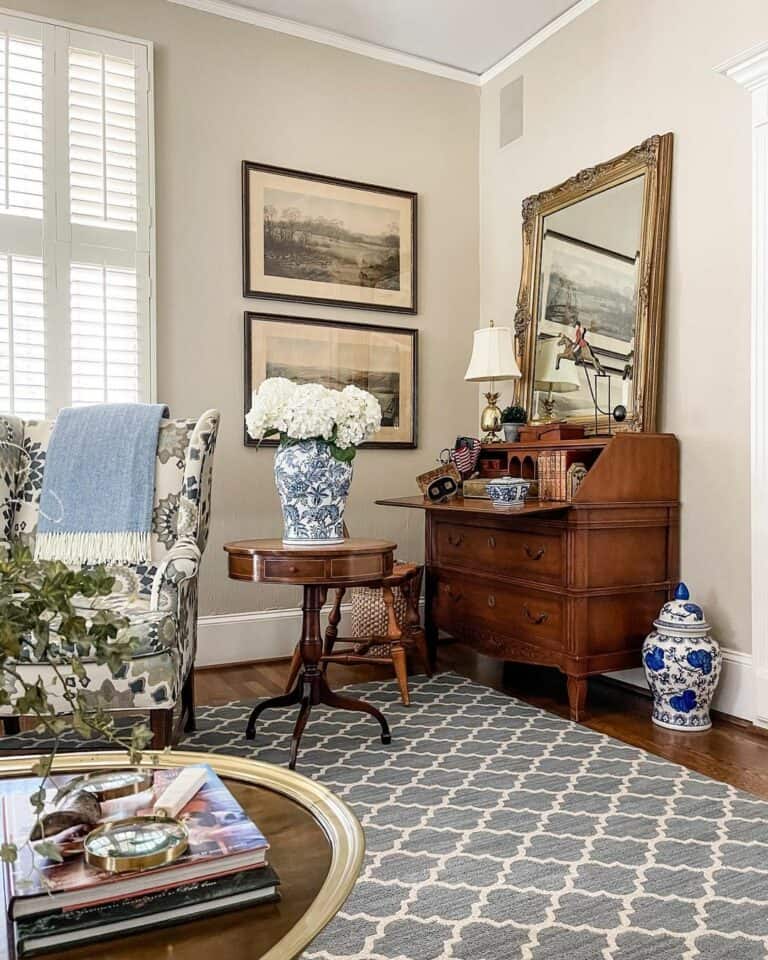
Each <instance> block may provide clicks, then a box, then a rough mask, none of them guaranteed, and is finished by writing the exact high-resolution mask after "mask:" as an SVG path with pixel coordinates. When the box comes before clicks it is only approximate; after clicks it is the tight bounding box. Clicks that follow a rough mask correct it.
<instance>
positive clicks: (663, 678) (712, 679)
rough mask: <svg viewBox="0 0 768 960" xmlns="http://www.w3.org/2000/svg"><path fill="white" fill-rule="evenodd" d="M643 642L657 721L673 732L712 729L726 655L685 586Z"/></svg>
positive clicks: (663, 611)
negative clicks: (712, 713)
mask: <svg viewBox="0 0 768 960" xmlns="http://www.w3.org/2000/svg"><path fill="white" fill-rule="evenodd" d="M653 625H654V628H655V629H654V630H653V631H652V632H651V633H649V634H648V636H647V637H646V638H645V642H644V643H643V666H644V667H645V675H646V677H647V678H648V685H649V686H650V688H651V692H652V693H653V717H652V719H653V722H654V723H656V724H658V725H659V726H660V727H669V728H670V729H672V730H684V731H687V732H690V731H695V730H709V728H710V727H711V726H712V721H711V720H710V718H709V706H710V704H711V703H712V697H713V696H714V695H715V690H716V689H717V683H718V680H719V679H720V670H721V668H722V665H723V655H722V653H721V652H720V645H719V644H718V642H717V641H716V640H715V639H713V637H712V635H711V634H710V632H709V624H708V623H707V621H706V620H705V619H704V611H703V610H702V609H701V607H700V606H699V605H698V603H694V602H693V601H692V600H691V599H690V594H689V593H688V588H687V587H686V585H685V584H684V583H680V584H678V587H677V590H675V597H674V600H670V601H669V602H668V603H665V604H664V606H663V607H662V608H661V612H660V613H659V617H658V619H657V620H654V622H653Z"/></svg>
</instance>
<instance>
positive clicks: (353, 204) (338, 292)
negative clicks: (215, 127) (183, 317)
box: [242, 160, 418, 314]
mask: <svg viewBox="0 0 768 960" xmlns="http://www.w3.org/2000/svg"><path fill="white" fill-rule="evenodd" d="M417 197H418V195H417V194H416V193H414V192H412V191H409V190H397V189H394V188H392V187H382V186H376V185H374V184H369V183H361V182H359V181H356V180H343V179H341V178H339V177H329V176H324V175H322V174H318V173H306V172H302V171H299V170H291V169H289V168H287V167H275V166H271V165H269V164H265V163H254V162H252V161H250V160H244V161H243V164H242V201H243V296H244V297H254V298H258V299H266V300H285V301H294V302H297V303H318V304H330V305H333V306H338V307H353V308H356V309H360V310H382V311H388V312H391V313H408V314H415V313H417V273H418V271H417V260H418V244H417ZM358 278H359V279H360V281H361V282H360V283H356V282H355V280H357V279H358Z"/></svg>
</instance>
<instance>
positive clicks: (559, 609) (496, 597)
mask: <svg viewBox="0 0 768 960" xmlns="http://www.w3.org/2000/svg"><path fill="white" fill-rule="evenodd" d="M433 604H434V607H433V609H434V612H435V614H436V620H437V624H438V626H439V627H441V628H442V629H443V630H445V631H447V632H448V633H450V632H451V628H452V626H455V627H456V628H457V631H458V632H460V630H459V628H460V626H461V624H462V623H475V624H479V625H482V626H486V627H490V628H492V629H494V630H495V631H497V632H498V633H500V634H503V635H505V636H509V637H517V638H519V639H521V640H526V641H528V642H530V643H536V644H539V645H540V646H542V647H547V648H549V649H560V648H561V647H562V645H563V644H562V630H563V601H562V600H561V598H560V597H558V596H556V595H552V594H548V593H542V592H539V591H538V590H530V589H524V588H518V587H510V586H507V585H506V584H501V583H498V582H496V583H494V582H493V581H491V580H480V579H475V578H473V577H467V576H461V575H459V574H455V575H454V574H448V573H444V572H443V571H441V572H440V573H439V574H438V576H437V585H436V592H435V596H434V600H433Z"/></svg>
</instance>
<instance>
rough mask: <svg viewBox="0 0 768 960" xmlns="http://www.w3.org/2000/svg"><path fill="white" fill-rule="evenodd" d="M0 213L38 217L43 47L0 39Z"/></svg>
mask: <svg viewBox="0 0 768 960" xmlns="http://www.w3.org/2000/svg"><path fill="white" fill-rule="evenodd" d="M0 211H2V212H5V213H13V214H20V215H22V216H28V217H42V215H43V45H42V43H39V42H37V41H35V40H26V39H24V38H18V37H14V36H12V35H10V34H8V33H4V34H3V35H2V38H1V39H0Z"/></svg>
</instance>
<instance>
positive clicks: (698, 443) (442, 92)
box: [9, 0, 768, 653]
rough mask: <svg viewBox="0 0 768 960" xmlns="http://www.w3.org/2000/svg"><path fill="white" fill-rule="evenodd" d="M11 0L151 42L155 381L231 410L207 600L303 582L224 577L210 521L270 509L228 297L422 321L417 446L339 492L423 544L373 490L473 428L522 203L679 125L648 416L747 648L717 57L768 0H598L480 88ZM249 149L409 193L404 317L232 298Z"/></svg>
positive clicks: (244, 39) (731, 211)
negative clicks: (412, 299) (675, 442)
mask: <svg viewBox="0 0 768 960" xmlns="http://www.w3.org/2000/svg"><path fill="white" fill-rule="evenodd" d="M9 2H13V0H9ZM13 5H14V6H15V7H17V8H19V9H24V10H28V11H30V12H34V13H38V14H43V15H46V16H51V17H56V18H60V19H63V20H69V21H72V22H76V23H83V24H87V25H90V26H94V27H102V28H104V29H107V30H112V31H116V32H120V33H126V34H131V35H134V36H140V37H146V38H148V39H150V40H153V41H154V43H155V44H156V48H155V51H156V52H155V67H156V118H157V198H158V277H159V280H158V331H159V332H158V350H159V381H160V397H161V399H163V400H166V401H167V402H168V403H170V405H171V407H172V409H173V410H174V411H176V412H178V413H193V412H196V411H199V410H202V409H203V408H204V407H206V406H210V405H215V406H217V407H219V408H220V409H221V411H222V414H223V426H222V437H221V443H220V446H219V448H218V451H217V462H216V479H215V485H214V523H213V532H212V537H211V542H210V546H209V550H208V554H207V557H206V560H205V564H204V572H203V581H202V597H201V612H202V613H204V614H205V613H219V612H238V611H245V610H251V609H259V608H262V609H264V608H270V607H285V606H289V605H291V604H292V603H293V602H295V596H293V595H291V594H289V593H288V592H287V591H285V590H282V589H279V588H276V589H273V590H267V589H263V588H256V587H253V588H252V587H249V586H243V585H236V584H233V583H230V582H228V581H227V579H226V576H225V565H224V558H223V555H222V553H221V545H222V543H223V542H224V541H226V540H228V539H232V538H235V537H241V536H266V535H274V534H277V533H278V532H279V529H280V524H279V519H278V504H277V498H276V494H275V491H274V484H273V481H272V476H271V469H272V463H271V459H272V458H271V453H269V452H267V451H258V452H257V451H254V450H246V449H244V448H243V446H242V440H241V432H242V420H241V416H242V411H241V404H242V382H241V376H242V373H241V367H242V311H243V309H244V308H248V309H253V310H259V309H263V310H265V311H273V312H279V313H283V314H291V313H294V314H297V315H302V316H317V317H327V318H335V319H350V320H359V321H362V322H366V321H367V322H376V323H390V324H392V325H398V324H399V325H405V326H408V325H412V326H417V327H418V328H419V329H420V352H421V364H420V389H419V404H420V417H419V420H420V448H419V450H416V451H382V452H369V451H363V452H362V453H361V454H360V455H359V456H358V459H357V461H356V468H355V469H356V475H355V480H354V484H353V489H352V495H351V502H350V508H349V520H350V525H351V527H352V529H353V531H354V532H357V533H365V534H367V535H374V536H391V537H393V538H394V539H396V540H398V541H399V543H400V544H401V547H402V554H407V555H409V556H411V557H418V556H419V555H420V552H421V546H422V518H421V515H420V514H419V513H417V512H415V511H414V512H410V511H400V512H398V511H395V510H393V509H388V508H381V507H373V506H372V501H373V499H374V498H377V497H382V496H394V495H400V494H404V493H409V492H411V491H412V490H413V489H414V483H413V477H414V476H415V475H416V474H417V473H418V472H420V471H422V470H424V469H427V468H429V467H430V466H432V464H433V460H434V456H435V454H436V452H437V451H438V450H439V449H440V447H442V446H444V445H445V444H446V443H447V442H448V441H449V440H450V439H451V437H453V436H455V435H456V434H458V433H462V432H474V431H476V429H477V421H476V410H477V407H476V403H475V398H476V391H475V388H473V387H472V386H470V385H466V384H464V383H463V381H462V376H463V372H464V368H465V364H466V361H467V356H468V353H469V347H470V340H471V330H472V329H473V328H474V327H475V326H476V325H477V321H478V304H481V310H482V317H483V319H484V320H486V321H487V320H488V319H490V318H491V317H493V318H494V320H495V321H496V322H502V321H504V320H506V321H509V322H511V319H512V316H513V314H514V303H515V299H516V295H517V286H518V280H519V265H520V202H521V200H522V199H523V198H524V197H525V196H527V195H528V194H531V193H534V192H537V191H539V190H542V189H546V188H547V187H550V186H552V185H553V184H555V183H557V182H559V181H560V180H562V179H564V178H566V177H568V176H570V175H571V174H573V173H574V172H575V171H577V170H579V169H581V168H582V167H585V166H588V165H590V164H593V163H596V162H599V161H601V160H605V159H607V158H608V157H611V156H613V155H615V154H617V153H620V152H622V151H624V150H625V149H627V148H628V147H630V146H631V145H633V144H635V143H638V142H639V141H640V140H642V139H643V138H645V137H646V136H648V135H649V134H652V133H657V132H658V133H661V132H665V131H668V130H671V131H673V132H674V134H675V138H676V140H675V156H674V182H673V187H672V215H671V217H672V219H671V232H670V244H669V262H668V273H667V298H666V322H665V340H664V351H663V353H664V360H663V371H662V404H661V424H660V425H661V428H662V429H665V430H670V431H674V432H676V433H677V434H678V435H679V436H680V439H681V443H682V460H683V504H684V505H683V540H682V566H683V575H684V576H685V578H686V579H687V580H688V581H689V583H690V586H691V587H692V590H693V591H694V594H695V595H696V596H697V598H698V599H699V600H701V601H702V602H703V603H704V605H705V606H706V609H707V613H708V615H709V616H710V618H711V619H712V621H713V623H714V624H715V626H716V629H717V634H718V636H719V638H720V639H721V641H722V642H723V643H724V644H725V645H727V646H729V647H732V648H736V649H739V650H745V651H748V650H749V649H750V622H749V550H748V544H749V508H748V490H749V476H748V471H749V436H748V421H749V399H748V398H749V357H748V343H749V287H750V277H749V275H750V177H751V159H750V128H749V99H748V97H747V96H746V95H745V94H744V93H743V91H741V90H740V89H739V88H738V87H737V86H736V84H734V83H732V82H731V81H728V80H725V79H723V78H722V77H720V76H718V75H716V74H715V73H714V72H713V70H712V67H713V66H714V65H715V64H716V63H718V62H720V61H721V60H723V59H725V58H726V57H729V56H731V55H732V54H734V53H736V52H738V51H740V50H743V49H745V48H747V47H749V46H751V45H752V44H754V43H756V42H758V41H759V40H761V39H765V37H766V36H768V5H766V3H765V0H729V3H728V5H727V7H725V8H724V7H723V5H721V4H720V3H719V2H714V0H707V2H706V3H704V2H699V3H692V2H691V0H642V2H638V0H601V2H600V3H598V4H597V5H596V6H595V7H593V8H592V9H590V10H589V11H587V12H586V13H585V14H583V15H582V16H580V17H578V18H577V19H576V20H575V21H573V22H572V23H571V24H569V25H568V26H567V27H566V28H565V29H563V30H561V31H560V32H559V33H557V34H556V35H554V36H553V37H551V38H550V39H549V40H547V41H546V42H545V43H544V44H542V45H541V46H539V47H538V48H536V49H535V50H534V51H533V52H532V53H530V54H529V55H528V56H526V57H525V58H524V59H522V60H521V61H519V62H518V63H516V64H515V65H514V66H513V67H512V68H511V69H510V70H509V71H507V73H506V74H504V75H502V76H500V77H498V78H496V79H495V80H494V81H492V82H491V83H490V84H488V85H487V86H485V87H484V88H483V89H482V95H480V94H479V92H478V90H477V89H476V88H473V87H471V86H467V85H463V84H459V83H455V82H452V81H447V80H443V79H439V78H435V77H432V76H429V75H426V74H423V73H418V72H415V71H411V70H407V69H403V68H399V67H394V66H390V65H387V64H384V63H380V62H378V61H374V60H368V59H366V58H363V57H358V56H356V55H353V54H348V53H344V52H341V51H338V50H336V49H333V48H330V47H325V46H321V45H318V44H313V43H309V42H306V41H303V40H299V39H295V38H291V37H287V36H284V35H281V34H277V33H271V32H266V31H262V30H259V29H257V28H254V27H250V26H247V25H245V24H242V23H238V22H234V21H229V20H226V19H223V18H220V17H215V16H211V15H206V14H203V13H199V12H196V11H193V10H190V9H187V8H185V7H180V6H176V5H173V4H170V3H167V2H165V0H15V2H13ZM521 74H522V75H524V76H525V133H524V136H523V137H522V139H520V140H519V141H516V142H515V143H513V144H510V145H509V146H507V147H506V148H503V149H499V148H498V127H497V122H498V94H499V90H500V88H501V87H502V86H503V85H504V84H505V83H506V82H508V81H510V80H512V79H514V78H515V77H516V76H519V75H521ZM478 100H480V109H478ZM478 122H479V130H478ZM478 138H479V143H480V169H479V171H478V159H477V153H478V151H477V148H478ZM246 158H247V159H251V160H257V161H263V162H267V163H273V164H279V165H285V166H289V167H295V168H298V169H306V170H310V171H319V172H324V173H328V174H332V175H334V174H335V175H338V176H340V177H348V178H351V179H360V180H364V181H369V182H371V183H381V184H386V185H390V186H395V187H402V188H406V189H412V190H416V191H417V192H418V193H419V202H420V208H419V227H420V242H419V283H420V312H419V314H418V316H416V317H415V318H410V317H405V318H401V317H398V316H396V315H389V316H388V315H386V314H381V315H379V314H371V313H368V312H364V313H360V312H357V311H354V310H344V309H336V308H322V307H311V306H302V305H300V304H298V305H296V306H290V305H286V304H270V303H269V301H256V300H250V301H248V300H243V299H242V298H241V296H240V294H239V291H240V286H241V279H240V269H241V265H240V256H241V253H240V192H239V190H240V188H239V173H240V161H241V160H243V159H246ZM478 177H479V179H480V203H479V216H480V222H481V224H482V235H481V237H479V236H478V222H477V221H478V192H477V191H478ZM478 247H479V250H480V269H479V271H478V264H477V251H478ZM481 289H482V296H481V292H480V291H481ZM254 652H255V653H256V652H257V651H254Z"/></svg>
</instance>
